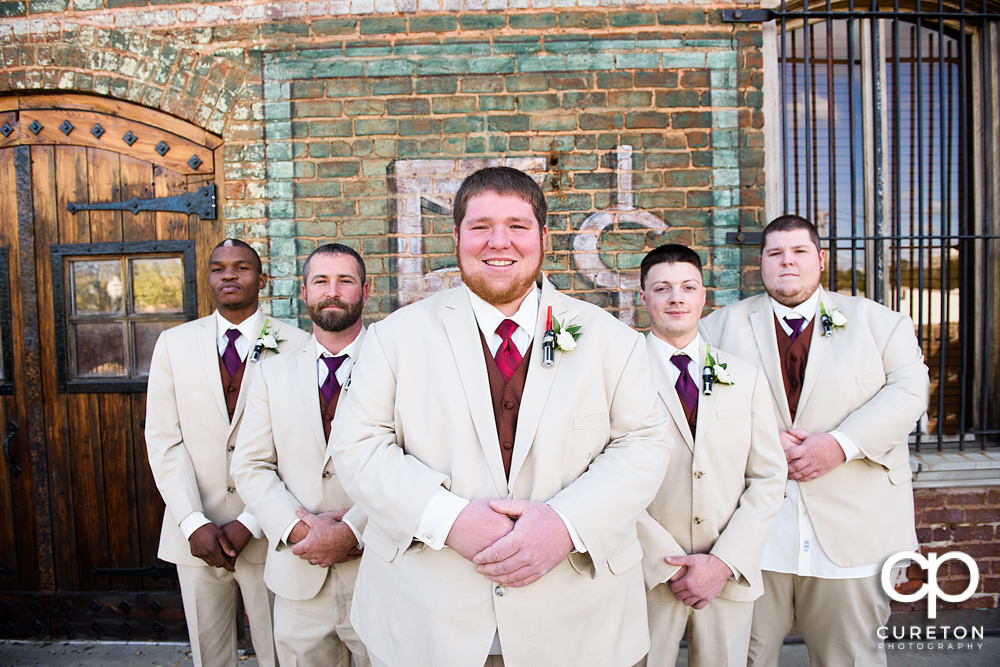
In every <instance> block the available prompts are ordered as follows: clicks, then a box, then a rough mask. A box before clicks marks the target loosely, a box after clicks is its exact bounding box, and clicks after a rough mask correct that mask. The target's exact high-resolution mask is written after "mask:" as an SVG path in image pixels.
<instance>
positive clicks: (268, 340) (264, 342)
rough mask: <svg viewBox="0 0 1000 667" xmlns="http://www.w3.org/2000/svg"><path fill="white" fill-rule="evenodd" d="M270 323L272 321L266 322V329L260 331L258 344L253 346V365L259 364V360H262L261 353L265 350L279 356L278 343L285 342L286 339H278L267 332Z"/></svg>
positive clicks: (251, 359) (251, 355)
mask: <svg viewBox="0 0 1000 667" xmlns="http://www.w3.org/2000/svg"><path fill="white" fill-rule="evenodd" d="M270 323H271V320H264V328H262V329H261V330H260V335H258V336H257V342H256V343H255V344H254V346H253V352H252V353H251V354H250V361H251V363H257V360H258V359H260V353H261V352H263V351H264V350H272V351H274V353H275V354H278V343H284V342H285V339H284V338H278V337H277V336H275V335H274V334H273V333H272V332H270V331H268V330H267V327H268V325H269V324H270Z"/></svg>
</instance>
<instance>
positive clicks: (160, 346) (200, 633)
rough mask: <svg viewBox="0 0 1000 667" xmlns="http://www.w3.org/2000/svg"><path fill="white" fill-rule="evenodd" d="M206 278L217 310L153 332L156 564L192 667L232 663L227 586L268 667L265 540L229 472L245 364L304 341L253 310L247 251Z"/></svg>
mask: <svg viewBox="0 0 1000 667" xmlns="http://www.w3.org/2000/svg"><path fill="white" fill-rule="evenodd" d="M208 271H209V274H208V285H209V289H210V291H211V294H212V298H213V300H214V301H215V305H216V311H215V312H214V313H212V314H211V315H209V316H208V317H204V318H202V319H200V320H195V321H194V322H187V323H185V324H182V325H180V326H178V327H174V328H173V329H170V330H168V331H165V332H164V333H162V334H161V335H160V338H159V340H158V341H157V343H156V348H155V349H154V350H153V358H152V362H151V364H150V371H149V383H148V394H147V403H146V431H145V432H146V446H147V450H148V453H149V465H150V468H151V469H152V471H153V477H154V478H155V480H156V484H157V488H158V489H159V491H160V495H162V496H163V500H164V502H165V504H166V510H165V512H164V517H163V529H162V531H161V534H160V549H159V553H158V556H159V558H161V559H163V560H166V561H168V562H171V563H175V564H176V565H177V572H178V579H179V581H180V585H181V597H182V599H183V601H184V612H185V618H186V620H187V625H188V632H189V634H190V638H191V649H192V650H191V654H192V657H193V659H194V663H195V665H197V666H200V665H206V666H211V667H216V666H220V667H221V666H226V667H230V666H232V665H235V664H237V653H236V591H237V590H239V591H240V593H241V594H242V596H243V601H244V606H245V607H246V610H247V615H248V616H249V617H250V628H251V631H252V636H253V638H254V640H255V641H254V648H255V650H256V652H257V657H258V660H259V662H260V664H261V665H274V664H275V652H274V642H273V639H272V620H271V618H272V615H271V611H272V606H273V596H272V594H271V593H270V592H269V591H268V590H267V588H266V587H265V586H264V582H263V569H264V565H263V564H264V556H265V551H266V548H267V547H266V541H265V540H263V539H261V538H262V537H263V532H262V531H261V529H260V525H259V524H258V522H257V520H256V518H255V517H254V516H253V515H252V514H250V513H248V512H245V511H244V503H243V500H242V499H241V498H240V497H239V495H238V494H237V493H236V489H235V483H234V482H233V479H232V477H231V476H230V474H229V465H230V462H231V458H232V453H233V451H234V449H235V445H236V436H237V433H238V431H239V427H240V423H241V420H242V417H243V408H244V406H245V404H246V397H247V393H248V391H249V388H250V385H251V383H252V382H253V379H254V377H255V376H256V374H257V364H256V363H255V357H256V358H258V359H263V358H265V357H267V356H268V355H269V354H275V353H277V352H279V351H281V350H283V349H287V346H288V345H295V344H296V343H298V344H301V343H302V342H303V341H304V340H307V339H308V336H307V335H306V334H305V333H303V332H302V331H299V330H298V329H296V328H295V327H291V326H288V325H285V324H283V323H281V322H278V321H277V320H275V319H273V318H267V317H265V316H264V315H263V314H262V313H260V311H259V310H258V307H257V306H258V293H259V291H260V290H261V289H263V288H264V286H265V285H267V275H265V274H264V273H263V272H262V267H261V262H260V257H258V256H257V253H256V252H255V251H254V250H253V248H251V247H250V246H249V245H247V244H246V243H244V242H242V241H236V240H232V239H227V240H225V241H223V242H222V243H220V244H219V245H218V246H216V248H215V249H214V251H213V252H212V255H211V257H210V259H209V268H208ZM255 348H259V350H258V354H256V355H255V354H254V350H255Z"/></svg>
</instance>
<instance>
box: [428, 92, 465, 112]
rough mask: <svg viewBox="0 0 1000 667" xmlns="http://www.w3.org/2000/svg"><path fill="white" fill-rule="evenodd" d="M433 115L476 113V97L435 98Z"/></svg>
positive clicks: (448, 96)
mask: <svg viewBox="0 0 1000 667" xmlns="http://www.w3.org/2000/svg"><path fill="white" fill-rule="evenodd" d="M433 102H434V113H473V112H474V111H476V97H475V96H473V95H447V96H445V97H435V98H434V100H433Z"/></svg>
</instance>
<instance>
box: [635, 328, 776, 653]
mask: <svg viewBox="0 0 1000 667" xmlns="http://www.w3.org/2000/svg"><path fill="white" fill-rule="evenodd" d="M651 335H652V334H650V336H651ZM649 343H650V365H651V367H652V373H653V380H654V383H655V384H656V388H657V391H658V393H659V396H660V399H661V400H662V401H663V404H664V406H665V407H666V409H667V412H668V414H669V415H670V419H669V420H668V422H667V432H668V434H669V436H670V437H671V438H672V439H673V440H674V442H676V443H678V445H677V446H676V447H675V449H674V451H673V453H672V455H671V457H670V465H669V467H668V468H667V474H666V477H665V478H664V480H663V483H662V485H661V486H660V490H659V491H658V492H657V494H656V497H655V498H654V499H653V502H652V503H651V504H650V505H649V507H648V509H647V512H648V514H647V515H645V516H644V517H643V518H642V519H640V521H639V540H640V542H641V543H642V550H643V562H642V567H643V575H644V576H645V579H646V587H647V588H648V589H649V592H648V593H647V600H648V603H649V626H650V635H651V641H652V647H651V649H650V652H649V659H648V662H649V664H650V665H673V664H674V662H676V660H677V652H678V647H679V643H680V640H681V639H682V638H683V637H684V634H685V630H687V632H688V646H689V648H690V650H689V663H690V664H703V665H706V666H715V665H724V664H727V663H729V664H746V653H747V644H748V642H749V639H750V615H751V611H752V608H753V605H752V602H753V600H755V599H756V598H758V597H759V596H760V595H761V593H763V590H764V589H763V585H762V583H761V575H760V554H761V551H762V550H763V548H764V543H765V541H766V540H767V536H768V534H769V533H770V531H771V526H772V525H773V524H774V517H775V515H776V514H777V512H778V508H779V507H780V506H781V500H782V492H783V491H784V487H785V476H786V472H787V468H786V465H785V456H784V452H783V451H782V449H781V444H780V443H779V441H778V433H777V427H776V425H775V419H774V410H773V409H772V407H771V398H770V390H769V389H768V386H767V380H766V378H765V377H764V375H763V373H762V372H761V371H759V370H758V369H757V368H756V367H754V366H752V365H750V364H748V363H746V362H743V361H740V360H739V359H736V358H734V357H733V356H731V355H728V354H726V353H725V352H721V351H718V350H715V349H714V348H713V354H717V355H718V358H719V360H720V361H721V362H723V363H725V364H726V372H727V373H728V375H729V376H730V378H731V379H732V380H733V384H731V385H723V384H721V383H716V384H715V385H714V390H713V392H712V394H711V395H707V396H706V395H705V394H704V393H701V394H700V395H699V397H698V419H697V433H696V437H694V438H692V437H691V429H690V427H689V426H688V422H687V419H686V418H685V416H684V409H683V408H682V407H681V402H680V399H679V398H678V396H677V391H676V389H675V388H674V383H673V382H672V381H671V378H670V374H669V373H668V371H667V369H666V368H665V364H668V363H670V360H669V359H662V358H661V354H660V351H659V350H658V349H656V346H655V344H654V342H653V341H649ZM699 355H700V356H699V361H702V362H703V360H704V359H705V344H704V343H702V344H701V346H700V348H699ZM699 377H700V374H699ZM698 384H699V385H701V382H700V381H699V382H698ZM699 388H700V387H699ZM681 443H683V444H681ZM692 553H702V554H703V553H710V554H713V555H715V556H718V557H719V558H721V559H722V560H723V561H725V562H726V564H728V565H729V566H730V567H732V568H733V569H734V570H735V571H736V572H735V574H736V575H737V578H736V579H730V580H729V581H727V582H726V584H725V586H723V589H722V592H721V593H719V595H718V597H717V598H716V599H715V600H713V601H712V602H710V603H709V604H708V606H707V607H705V608H704V609H702V610H694V609H693V608H691V607H687V606H686V605H684V603H682V602H679V601H678V600H677V599H676V598H674V595H673V593H672V592H671V591H670V589H669V588H668V587H667V585H666V584H664V583H662V582H664V581H665V580H666V579H668V578H669V577H670V576H672V575H673V573H674V572H675V571H676V569H677V568H676V567H674V566H672V565H668V564H667V563H665V562H664V560H663V558H664V556H681V555H684V554H692ZM699 626H701V627H699Z"/></svg>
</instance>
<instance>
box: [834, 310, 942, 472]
mask: <svg viewBox="0 0 1000 667" xmlns="http://www.w3.org/2000/svg"><path fill="white" fill-rule="evenodd" d="M848 326H849V325H848ZM876 344H878V345H879V348H880V351H881V354H882V368H883V371H884V372H885V384H884V385H882V388H881V389H879V391H878V393H876V394H875V395H874V396H873V397H872V398H871V399H869V400H868V402H866V403H865V404H864V405H862V406H860V407H859V408H858V409H857V410H855V411H854V412H852V413H851V414H850V415H848V416H847V417H846V418H845V419H844V420H843V421H842V422H841V423H840V425H838V426H837V429H836V430H838V431H840V432H841V433H844V434H845V435H846V436H847V437H848V438H850V439H851V440H852V441H853V442H854V443H855V444H856V445H857V446H858V448H859V449H860V450H861V451H862V452H863V453H864V455H865V457H867V458H868V459H870V460H872V461H874V462H876V463H878V464H880V465H881V466H883V467H884V468H885V469H886V470H889V468H890V467H891V465H892V456H893V450H894V449H895V447H896V446H897V445H898V444H899V442H900V441H901V440H904V439H905V438H906V437H907V435H908V434H909V433H910V431H912V430H913V427H914V425H915V424H916V423H917V420H918V419H919V418H920V415H922V414H923V413H924V412H925V411H926V410H927V401H928V395H929V393H930V379H929V377H928V371H927V365H926V364H925V363H924V356H923V354H922V353H921V351H920V346H919V345H918V344H917V337H916V335H915V334H914V332H913V322H912V321H911V320H910V318H908V317H905V316H900V317H898V318H897V321H896V323H895V326H894V327H892V329H891V330H890V333H889V335H888V336H887V337H886V338H884V339H882V340H878V339H876Z"/></svg>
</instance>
